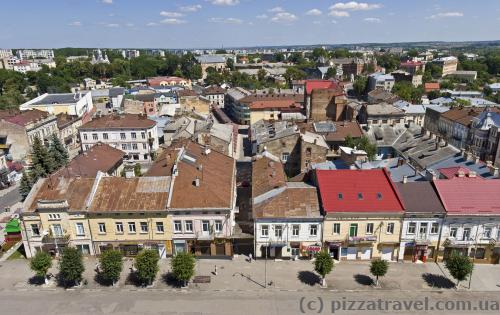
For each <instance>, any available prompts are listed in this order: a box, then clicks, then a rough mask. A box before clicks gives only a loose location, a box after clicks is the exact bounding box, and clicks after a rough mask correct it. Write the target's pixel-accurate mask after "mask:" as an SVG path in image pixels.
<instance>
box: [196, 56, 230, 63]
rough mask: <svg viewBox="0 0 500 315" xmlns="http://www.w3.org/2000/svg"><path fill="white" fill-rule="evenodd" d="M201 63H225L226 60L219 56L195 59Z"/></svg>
mask: <svg viewBox="0 0 500 315" xmlns="http://www.w3.org/2000/svg"><path fill="white" fill-rule="evenodd" d="M195 58H196V60H198V62H199V63H225V62H226V58H225V57H223V56H217V55H203V56H197V57H195Z"/></svg>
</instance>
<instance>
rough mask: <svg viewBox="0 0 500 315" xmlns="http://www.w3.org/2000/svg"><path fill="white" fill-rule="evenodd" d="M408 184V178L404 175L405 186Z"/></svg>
mask: <svg viewBox="0 0 500 315" xmlns="http://www.w3.org/2000/svg"><path fill="white" fill-rule="evenodd" d="M406 183H408V176H406V175H404V176H403V184H406Z"/></svg>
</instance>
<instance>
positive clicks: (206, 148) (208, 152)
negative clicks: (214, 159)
mask: <svg viewBox="0 0 500 315" xmlns="http://www.w3.org/2000/svg"><path fill="white" fill-rule="evenodd" d="M210 152H212V151H211V150H210V148H209V147H205V149H204V150H203V154H205V155H209V154H210Z"/></svg>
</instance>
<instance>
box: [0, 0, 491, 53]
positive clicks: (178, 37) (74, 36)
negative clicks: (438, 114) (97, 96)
mask: <svg viewBox="0 0 500 315" xmlns="http://www.w3.org/2000/svg"><path fill="white" fill-rule="evenodd" d="M404 2H405V1H395V0H379V1H359V2H356V1H331V0H330V1H325V0H317V1H290V0H289V1H285V0H274V1H266V2H264V1H257V0H197V1H191V0H188V1H186V0H178V1H161V0H150V1H148V3H147V5H144V4H143V3H142V4H141V6H140V10H138V8H137V3H135V1H130V0H91V1H83V0H54V1H51V2H50V3H46V2H44V3H39V2H38V1H24V2H23V3H6V4H4V6H3V8H4V10H2V12H1V13H0V21H1V22H0V26H1V27H2V28H3V30H4V31H2V32H1V33H0V46H2V47H3V48H9V47H12V48H21V47H30V48H31V47H32V48H41V47H54V48H59V47H103V48H104V47H106V48H119V47H135V48H152V47H155V48H166V49H176V48H178V49H181V48H186V49H190V48H220V47H252V46H290V45H292V46H293V45H319V44H325V45H328V44H331V45H336V44H355V43H394V42H421V41H424V42H425V41H471V40H474V41H487V40H497V39H498V38H496V37H495V36H497V34H495V30H496V29H498V28H499V27H500V9H498V6H497V5H496V3H495V1H494V0H482V1H480V2H481V5H478V3H477V1H476V2H474V3H472V2H470V1H462V0H459V1H452V0H443V1H437V0H422V1H420V3H419V6H418V7H415V8H413V9H412V10H409V9H408V5H407V3H404ZM13 10H15V11H18V12H22V14H23V15H24V17H23V19H22V23H19V21H20V19H19V17H18V15H15V14H11V12H12V11H13ZM9 12H10V13H9ZM41 21H43V23H41ZM475 21H477V22H475ZM479 21H480V22H481V23H479ZM33 30H36V31H33Z"/></svg>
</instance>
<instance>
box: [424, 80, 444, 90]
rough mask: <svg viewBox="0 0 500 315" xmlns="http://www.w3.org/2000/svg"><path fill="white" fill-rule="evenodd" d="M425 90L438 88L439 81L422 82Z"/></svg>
mask: <svg viewBox="0 0 500 315" xmlns="http://www.w3.org/2000/svg"><path fill="white" fill-rule="evenodd" d="M424 88H425V89H426V90H439V88H440V86H439V82H427V83H425V84H424Z"/></svg>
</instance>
